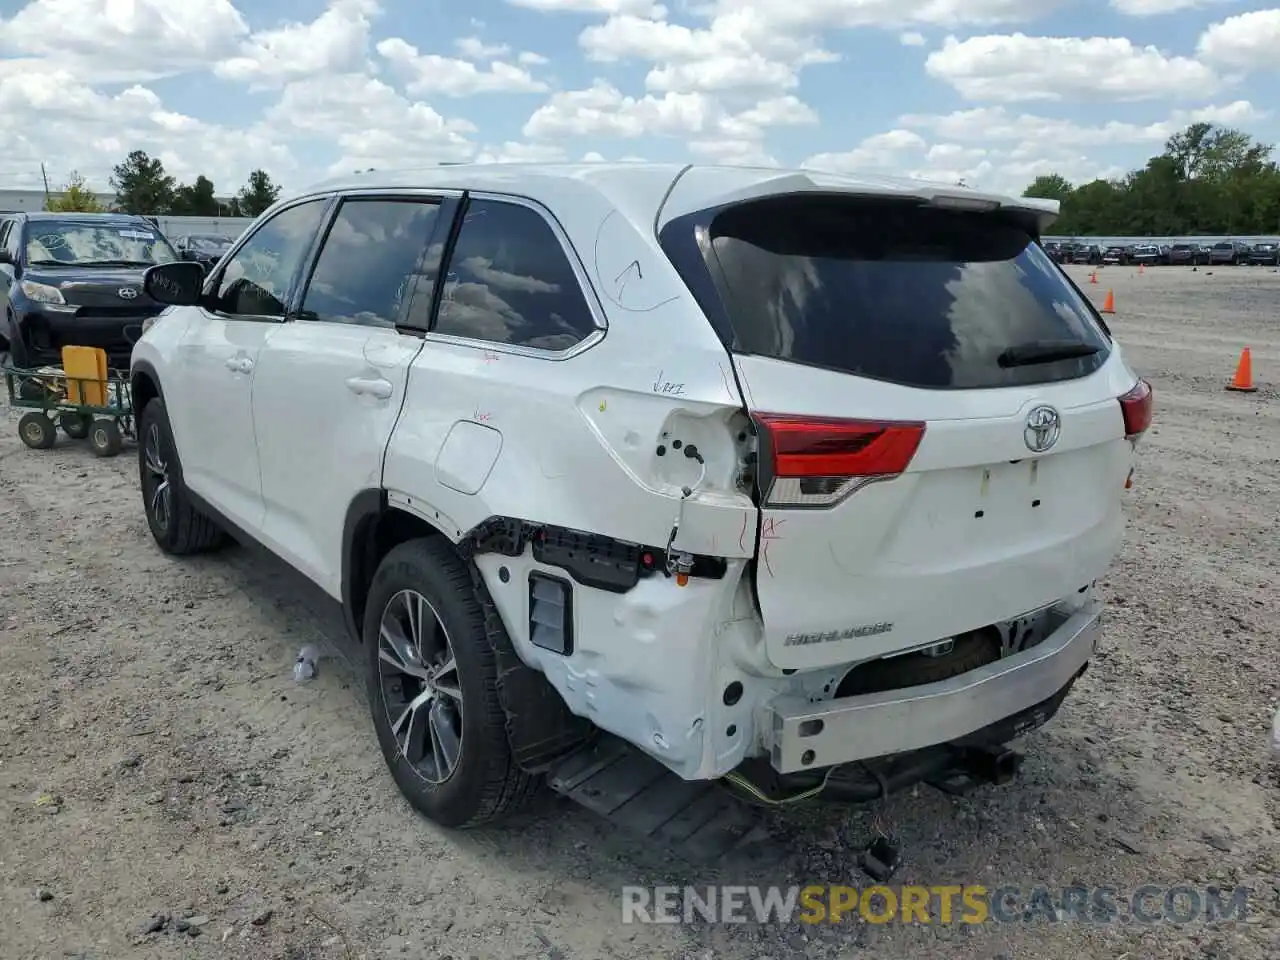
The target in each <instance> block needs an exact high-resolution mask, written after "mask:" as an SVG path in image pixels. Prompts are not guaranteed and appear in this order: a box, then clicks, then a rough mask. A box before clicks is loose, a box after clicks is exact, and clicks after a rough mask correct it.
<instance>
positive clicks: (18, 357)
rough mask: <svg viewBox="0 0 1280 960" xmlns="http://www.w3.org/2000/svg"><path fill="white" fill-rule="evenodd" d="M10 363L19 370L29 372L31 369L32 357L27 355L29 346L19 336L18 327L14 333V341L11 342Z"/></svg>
mask: <svg viewBox="0 0 1280 960" xmlns="http://www.w3.org/2000/svg"><path fill="white" fill-rule="evenodd" d="M9 363H10V364H12V365H13V366H15V367H17V368H18V369H19V370H29V369H30V368H31V357H30V356H29V355H28V354H27V345H26V344H25V343H23V342H22V338H21V337H19V336H18V331H17V328H16V327H15V328H14V331H13V339H12V340H10V342H9Z"/></svg>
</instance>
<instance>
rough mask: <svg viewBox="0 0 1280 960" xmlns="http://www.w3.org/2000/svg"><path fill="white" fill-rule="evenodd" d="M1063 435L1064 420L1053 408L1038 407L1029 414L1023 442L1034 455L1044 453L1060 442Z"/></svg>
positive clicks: (1023, 432)
mask: <svg viewBox="0 0 1280 960" xmlns="http://www.w3.org/2000/svg"><path fill="white" fill-rule="evenodd" d="M1060 433H1062V418H1061V417H1059V416H1058V411H1057V410H1055V409H1053V407H1036V408H1035V409H1034V410H1032V411H1031V412H1030V413H1028V414H1027V425H1026V427H1025V428H1024V429H1023V431H1022V439H1023V442H1024V443H1026V445H1027V449H1028V450H1030V451H1031V452H1032V453H1044V452H1045V451H1046V450H1048V449H1049V448H1050V447H1052V446H1053V445H1054V444H1055V443H1057V442H1058V435H1059V434H1060Z"/></svg>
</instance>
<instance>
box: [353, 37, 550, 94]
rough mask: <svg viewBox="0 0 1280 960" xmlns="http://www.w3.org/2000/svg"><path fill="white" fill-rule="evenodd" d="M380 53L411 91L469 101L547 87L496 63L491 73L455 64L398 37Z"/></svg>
mask: <svg viewBox="0 0 1280 960" xmlns="http://www.w3.org/2000/svg"><path fill="white" fill-rule="evenodd" d="M377 50H378V53H379V54H380V55H381V56H382V57H383V58H384V59H386V60H387V61H388V62H390V63H392V64H393V65H394V66H395V67H396V68H397V69H398V70H399V71H400V72H401V73H402V74H403V75H405V76H407V77H408V78H409V84H408V88H407V89H408V91H409V92H410V93H415V94H423V93H442V94H444V95H445V96H449V97H468V96H472V95H474V94H477V93H538V92H541V91H544V90H546V89H547V85H546V84H545V83H543V82H541V81H540V80H535V79H534V77H533V75H532V74H530V73H529V71H528V70H526V69H524V68H523V67H517V66H515V65H513V64H510V63H503V62H502V61H501V60H494V61H493V62H492V63H490V64H489V67H488V69H484V68H482V67H477V66H476V65H475V64H474V63H472V62H471V61H469V60H456V59H453V58H451V57H442V56H439V55H438V54H434V53H419V52H418V48H417V47H415V46H413V45H412V44H410V43H406V42H405V41H404V40H401V39H400V38H399V37H393V38H391V39H389V40H383V41H381V42H380V43H379V44H378V45H377Z"/></svg>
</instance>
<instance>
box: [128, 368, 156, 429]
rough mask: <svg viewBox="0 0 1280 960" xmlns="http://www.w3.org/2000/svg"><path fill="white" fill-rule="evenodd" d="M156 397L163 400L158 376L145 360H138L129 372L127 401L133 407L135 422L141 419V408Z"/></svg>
mask: <svg viewBox="0 0 1280 960" xmlns="http://www.w3.org/2000/svg"><path fill="white" fill-rule="evenodd" d="M157 397H159V398H160V399H161V400H163V399H164V391H163V390H162V389H161V388H160V375H159V374H157V373H156V370H155V367H153V366H152V365H151V364H150V363H148V362H147V361H146V360H139V361H138V362H137V363H135V364H134V365H133V369H132V370H130V371H129V400H130V402H131V404H132V406H133V418H134V420H135V421H136V420H138V419H139V418H141V416H142V410H143V408H144V407H146V405H147V404H148V403H150V402H151V401H152V400H155V399H156V398H157Z"/></svg>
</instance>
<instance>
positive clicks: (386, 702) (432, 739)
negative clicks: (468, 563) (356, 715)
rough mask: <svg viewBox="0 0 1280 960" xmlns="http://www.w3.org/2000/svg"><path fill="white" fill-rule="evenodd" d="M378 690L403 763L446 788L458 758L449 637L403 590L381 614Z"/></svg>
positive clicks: (458, 715) (458, 707)
mask: <svg viewBox="0 0 1280 960" xmlns="http://www.w3.org/2000/svg"><path fill="white" fill-rule="evenodd" d="M378 685H379V687H380V689H381V690H382V703H383V708H384V709H385V710H386V714H387V722H388V724H390V726H391V734H392V736H393V737H395V740H396V744H397V746H398V747H399V749H400V752H401V753H402V754H403V755H404V758H405V760H406V761H407V762H408V763H409V765H410V766H411V767H412V768H413V770H414V772H415V773H417V774H418V776H420V777H422V778H423V779H424V780H426V781H427V782H429V783H432V784H441V783H444V782H445V781H446V780H448V779H449V778H450V777H451V776H453V773H454V771H455V770H456V769H457V767H458V759H459V757H460V756H461V755H462V687H461V685H460V680H459V676H458V665H457V661H456V660H455V659H454V655H453V646H452V644H451V643H450V641H449V635H448V633H447V632H446V631H445V628H444V625H443V624H442V623H441V622H440V618H439V616H438V615H437V614H436V611H435V609H434V608H433V607H432V606H431V603H430V601H428V600H427V598H426V597H424V596H423V595H422V594H420V593H418V592H417V591H416V590H401V591H400V592H399V593H396V594H395V595H394V596H392V597H391V599H390V600H388V601H387V605H386V606H385V607H384V608H383V611H382V618H381V620H380V622H379V625H378Z"/></svg>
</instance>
